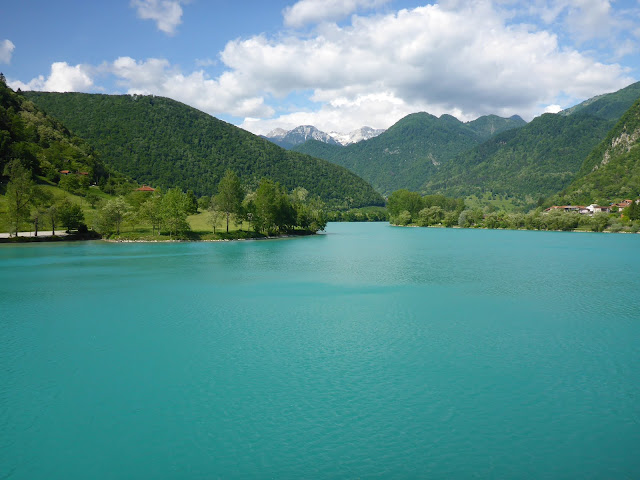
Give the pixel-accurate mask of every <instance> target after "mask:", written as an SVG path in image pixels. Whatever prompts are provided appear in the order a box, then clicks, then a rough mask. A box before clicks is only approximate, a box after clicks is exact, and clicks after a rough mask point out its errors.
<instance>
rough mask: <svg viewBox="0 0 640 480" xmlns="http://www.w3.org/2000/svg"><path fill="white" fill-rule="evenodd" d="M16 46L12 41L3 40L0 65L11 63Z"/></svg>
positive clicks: (0, 48)
mask: <svg viewBox="0 0 640 480" xmlns="http://www.w3.org/2000/svg"><path fill="white" fill-rule="evenodd" d="M15 48H16V46H15V45H14V44H13V42H12V41H11V40H8V39H7V40H3V41H2V42H0V63H10V62H11V55H12V54H13V50H14V49H15Z"/></svg>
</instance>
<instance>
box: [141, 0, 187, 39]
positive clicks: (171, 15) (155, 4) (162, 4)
mask: <svg viewBox="0 0 640 480" xmlns="http://www.w3.org/2000/svg"><path fill="white" fill-rule="evenodd" d="M131 6H132V7H135V8H136V9H137V11H138V17H140V18H142V19H143V20H153V21H155V22H156V25H157V27H158V30H161V31H163V32H164V33H167V34H169V35H173V34H174V33H175V32H176V28H177V27H178V25H180V23H182V7H181V6H180V0H131Z"/></svg>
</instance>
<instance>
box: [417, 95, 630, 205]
mask: <svg viewBox="0 0 640 480" xmlns="http://www.w3.org/2000/svg"><path fill="white" fill-rule="evenodd" d="M638 97H640V83H635V84H633V85H630V86H629V87H626V88H624V89H622V90H619V91H618V92H614V93H610V94H606V95H601V96H598V97H595V98H594V99H591V100H588V101H586V102H583V103H582V104H580V105H579V106H577V107H576V108H574V109H573V110H571V112H570V113H569V114H567V112H564V113H563V114H544V115H542V116H540V117H537V118H535V119H533V120H532V121H531V122H530V123H529V124H527V125H526V126H524V127H522V128H520V129H517V130H510V131H507V132H503V133H501V134H499V135H496V136H494V137H493V138H491V139H490V140H488V141H487V142H485V143H484V144H482V145H480V146H477V147H474V148H473V149H472V150H470V151H469V152H465V153H463V154H461V155H459V156H458V157H456V158H455V159H453V160H451V161H450V162H448V163H447V164H444V165H443V166H442V167H441V168H440V169H439V170H438V172H436V173H435V174H434V175H433V176H432V177H431V179H430V180H429V181H428V182H426V183H425V184H424V185H423V186H422V188H421V189H420V190H421V191H422V192H424V193H430V194H433V193H440V194H446V195H451V196H465V195H472V194H475V195H482V194H484V193H488V192H490V193H493V194H498V195H504V196H507V197H515V198H516V199H518V200H519V203H521V204H524V205H528V206H529V207H531V206H534V204H535V203H536V202H537V201H538V200H539V199H540V198H546V197H548V196H550V195H554V194H556V193H557V192H559V191H561V190H563V189H564V188H566V187H567V186H568V185H569V184H570V183H571V182H572V181H573V180H574V179H575V178H576V177H577V176H580V175H582V174H584V173H586V172H583V171H581V168H582V166H583V163H584V161H585V158H586V157H587V155H589V153H590V152H591V151H592V150H593V148H594V147H595V146H597V145H598V144H599V143H600V142H601V141H602V140H603V139H604V138H605V136H606V135H607V133H608V132H609V131H610V130H611V128H613V126H614V125H615V124H616V122H617V121H618V120H619V118H620V116H621V115H622V114H623V113H624V112H625V111H626V110H627V109H628V108H630V107H631V105H633V103H634V102H635V100H637V99H638Z"/></svg>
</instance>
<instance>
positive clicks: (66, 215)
mask: <svg viewBox="0 0 640 480" xmlns="http://www.w3.org/2000/svg"><path fill="white" fill-rule="evenodd" d="M58 219H59V220H60V223H61V224H62V225H65V226H66V227H67V231H70V230H74V229H77V228H78V227H80V225H82V224H83V223H84V213H82V208H80V205H78V204H77V203H71V202H70V201H69V199H67V198H65V199H64V200H62V201H61V202H60V204H59V205H58Z"/></svg>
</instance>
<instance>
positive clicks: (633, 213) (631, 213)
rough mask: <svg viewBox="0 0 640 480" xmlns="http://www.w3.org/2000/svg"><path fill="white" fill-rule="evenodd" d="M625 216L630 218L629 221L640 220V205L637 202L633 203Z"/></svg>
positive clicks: (626, 209)
mask: <svg viewBox="0 0 640 480" xmlns="http://www.w3.org/2000/svg"><path fill="white" fill-rule="evenodd" d="M624 213H625V215H626V216H627V217H628V218H629V220H640V205H638V204H637V203H636V202H635V201H634V202H631V205H629V206H628V207H627V208H625V211H624Z"/></svg>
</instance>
